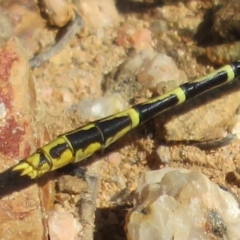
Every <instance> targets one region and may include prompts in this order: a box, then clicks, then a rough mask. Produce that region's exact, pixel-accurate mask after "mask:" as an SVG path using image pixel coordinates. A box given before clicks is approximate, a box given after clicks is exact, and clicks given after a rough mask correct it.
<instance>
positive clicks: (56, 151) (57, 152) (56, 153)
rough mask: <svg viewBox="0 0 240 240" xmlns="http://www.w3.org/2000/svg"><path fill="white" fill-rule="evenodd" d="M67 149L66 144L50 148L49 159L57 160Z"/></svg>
mask: <svg viewBox="0 0 240 240" xmlns="http://www.w3.org/2000/svg"><path fill="white" fill-rule="evenodd" d="M67 149H70V147H69V145H68V143H61V144H58V145H56V146H55V147H53V148H51V149H50V151H49V154H50V156H51V158H55V159H59V158H61V155H62V154H63V153H64V152H65V151H66V150H67Z"/></svg>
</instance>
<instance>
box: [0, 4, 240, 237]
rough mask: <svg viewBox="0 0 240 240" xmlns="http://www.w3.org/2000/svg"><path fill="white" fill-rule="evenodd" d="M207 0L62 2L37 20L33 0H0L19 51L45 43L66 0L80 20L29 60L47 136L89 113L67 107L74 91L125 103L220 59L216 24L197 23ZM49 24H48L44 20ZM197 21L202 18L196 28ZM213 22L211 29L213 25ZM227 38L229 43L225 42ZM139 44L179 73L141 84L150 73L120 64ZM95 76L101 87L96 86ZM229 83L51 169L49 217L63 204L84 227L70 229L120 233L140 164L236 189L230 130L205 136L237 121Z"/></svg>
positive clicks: (235, 96) (73, 104)
mask: <svg viewBox="0 0 240 240" xmlns="http://www.w3.org/2000/svg"><path fill="white" fill-rule="evenodd" d="M56 2H57V1H56ZM217 4H218V2H217V1H210V0H209V1H207V0H205V1H204V0H203V1H190V0H189V1H172V2H171V1H165V2H164V4H163V3H161V2H160V1H159V2H158V1H155V2H154V1H146V2H145V1H139V2H138V1H133V2H131V1H116V5H115V4H114V2H113V1H112V0H106V1H98V2H96V1H93V0H88V1H87V0H82V1H75V2H73V3H72V5H69V4H67V5H64V6H63V8H62V9H65V10H66V9H67V10H66V12H67V13H66V16H65V15H64V13H61V14H60V16H64V17H63V19H60V20H59V18H58V17H56V16H55V15H50V16H49V19H50V20H49V19H48V21H47V20H46V19H44V18H42V16H41V15H40V13H39V8H38V6H37V5H35V3H34V2H30V1H29V2H28V3H27V1H25V2H24V3H22V4H20V3H14V2H12V3H7V1H6V3H5V4H3V10H2V11H3V12H4V14H7V18H8V20H9V19H10V22H11V28H12V30H11V31H10V30H9V33H6V35H8V37H11V36H17V37H18V38H20V39H21V41H22V44H23V46H24V47H25V48H26V52H27V54H28V57H29V59H30V58H31V57H32V56H33V54H37V53H39V52H43V51H46V49H48V48H49V47H50V46H51V45H53V44H54V41H55V40H54V39H55V36H56V34H57V32H58V31H59V27H62V26H64V25H65V24H66V22H67V21H68V20H69V18H70V19H71V16H73V15H74V11H73V10H72V9H76V10H75V11H77V12H78V13H79V14H80V15H81V16H82V17H83V19H84V28H83V29H80V30H79V32H78V33H77V34H76V36H74V37H73V38H72V39H71V41H70V42H69V43H68V44H66V45H65V46H64V47H63V48H62V50H61V51H60V52H59V53H58V54H56V55H55V56H54V57H52V58H51V59H50V60H49V61H46V62H44V63H43V64H42V65H41V66H40V67H37V68H34V69H32V70H31V76H32V78H33V81H34V84H35V88H36V98H37V112H38V114H37V122H39V123H41V124H44V125H45V126H46V127H47V129H48V131H49V133H50V136H51V137H50V138H55V137H57V136H58V135H59V134H62V133H64V132H67V131H69V130H71V129H74V128H77V127H78V126H81V125H82V124H84V123H87V122H88V121H89V120H94V118H95V119H96V118H97V117H95V116H85V115H84V114H83V115H84V117H83V116H82V115H80V114H77V110H76V109H77V106H78V105H77V104H78V103H79V102H80V103H81V101H82V100H83V99H93V98H100V97H102V96H107V94H109V95H112V94H115V93H118V94H120V95H121V96H122V98H123V100H121V101H122V102H124V104H125V103H127V104H129V105H131V104H133V103H137V102H140V101H144V100H146V99H148V98H149V97H151V96H154V95H156V94H161V93H163V92H165V91H166V90H169V89H171V88H173V87H176V86H178V85H179V84H180V83H182V82H184V81H187V79H189V80H193V79H195V78H198V77H200V76H204V75H206V74H208V73H209V72H210V71H211V70H213V69H214V67H215V66H216V65H217V64H219V62H220V63H222V62H223V63H226V61H225V62H224V60H222V59H225V58H226V59H229V58H230V57H229V58H228V57H227V56H225V55H224V53H223V55H222V58H221V57H219V56H218V57H214V56H213V55H214V54H215V53H216V52H217V51H218V50H215V51H214V43H215V42H216V45H217V44H219V38H220V37H222V36H221V33H220V34H217V33H213V34H212V36H211V34H210V33H211V32H212V28H210V29H208V28H207V27H206V26H203V25H204V23H205V21H206V18H207V17H206V16H208V15H207V14H208V12H209V11H212V9H215V8H216V6H217ZM20 10H21V11H20ZM17 13H18V14H20V13H21V14H22V16H21V17H19V15H18V14H17ZM17 15H18V17H19V18H17V17H16V16H17ZM69 16H70V17H69ZM218 17H219V16H218ZM73 18H74V17H73ZM20 19H21V21H20ZM33 19H34V20H33ZM53 19H55V20H53ZM56 19H57V20H56ZM8 20H6V22H8ZM2 21H4V20H2ZM215 21H216V22H217V20H215ZM49 24H53V25H54V26H51V27H49ZM5 25H6V27H5V28H6V29H9V28H10V27H9V26H8V25H7V23H6V24H5ZM205 25H207V24H205ZM200 26H201V27H205V28H203V29H204V30H202V29H201V27H200ZM216 26H218V25H217V24H216ZM215 28H217V27H215ZM218 30H219V29H214V31H215V32H217V31H218ZM226 31H227V30H226ZM229 31H230V30H229ZM5 32H6V31H5ZM219 32H220V30H219ZM205 33H206V34H205ZM219 35H220V37H219ZM207 37H208V39H209V45H208V44H207V43H206V42H207V39H206V38H207ZM224 37H225V36H224ZM234 37H235V36H234ZM234 37H232V36H231V38H232V39H234ZM216 38H217V40H216ZM226 41H227V40H226ZM230 43H231V42H229V43H228V44H230ZM234 47H235V48H237V47H236V46H235V45H234ZM228 48H230V45H227V44H226V49H228ZM206 49H207V50H208V52H207V54H208V56H209V55H210V57H209V58H207V57H206ZM216 49H217V47H216ZM142 50H144V51H155V52H158V53H164V54H166V55H168V56H170V57H171V58H172V59H173V61H174V62H175V64H176V66H177V70H178V71H182V73H181V74H183V75H184V77H183V78H182V77H181V76H183V75H181V74H180V77H179V79H176V81H170V80H174V79H175V75H174V74H175V73H174V72H173V71H172V70H170V71H169V74H170V76H169V77H168V79H166V80H165V81H166V82H163V83H161V85H160V87H159V85H157V84H153V85H154V86H153V87H150V85H151V84H152V82H151V81H149V78H145V77H144V76H145V75H144V74H143V71H142V72H141V71H137V70H136V71H135V72H134V71H133V72H131V71H129V66H126V65H125V66H124V65H121V64H122V63H123V62H126V61H128V60H129V59H131V58H132V57H133V56H135V55H136V54H138V53H140V52H141V51H142ZM226 52H227V51H226ZM211 53H213V54H211ZM220 58H221V61H220V60H219V59H220ZM209 59H210V60H211V61H210V60H209ZM231 59H232V58H230V60H231ZM142 61H143V60H142ZM120 65H121V66H122V67H119V66H120ZM169 66H170V65H169ZM116 69H117V70H116ZM166 71H167V70H166ZM116 72H117V74H116ZM146 72H147V71H146ZM140 73H141V74H140ZM171 74H172V75H171ZM122 79H124V80H126V79H127V80H126V81H125V82H124V81H123V80H122ZM154 81H155V80H154ZM161 81H162V80H161ZM168 81H170V82H168ZM129 82H131V83H129ZM132 82H134V83H132ZM139 82H140V85H141V87H140V89H141V90H139ZM104 83H105V85H107V87H105V89H104V88H102V84H104ZM156 85H157V87H156ZM234 86H235V87H231V86H230V87H229V86H228V87H223V88H221V89H220V90H217V91H215V92H214V93H211V94H209V95H204V96H203V97H200V98H198V99H196V100H194V101H193V102H192V103H187V104H186V105H185V106H180V107H178V108H176V109H173V110H170V111H169V112H168V113H166V114H164V115H163V116H161V117H157V118H156V119H154V120H151V121H150V122H149V123H146V124H145V125H143V126H141V127H139V128H138V129H136V130H134V131H133V132H132V133H131V134H128V135H127V136H126V137H124V138H123V139H121V140H120V141H119V142H117V143H116V144H114V145H113V146H111V147H110V148H109V149H107V150H106V151H104V152H103V153H99V154H97V155H96V156H94V157H92V158H90V159H89V161H86V162H84V164H77V165H76V167H73V168H70V169H69V168H67V169H64V170H61V171H60V172H58V173H55V180H56V181H55V182H56V193H55V194H56V195H55V203H54V206H53V209H54V212H52V213H51V214H50V216H51V217H50V219H51V221H53V222H54V218H56V219H59V218H60V217H56V216H55V214H56V212H58V213H59V212H60V213H64V212H66V211H67V214H68V213H69V212H70V213H72V215H71V216H74V219H73V218H72V217H71V216H70V217H69V219H70V220H69V221H67V220H66V223H63V226H64V227H65V226H68V225H69V226H68V227H67V228H68V229H71V228H73V229H76V231H78V232H81V231H83V232H84V231H85V232H84V234H83V233H79V236H78V238H77V239H92V238H94V239H97V240H100V239H126V237H125V232H124V224H125V214H126V212H127V210H128V209H129V208H130V207H131V205H132V202H131V193H132V191H134V190H135V189H136V186H137V183H138V179H139V176H140V175H141V173H143V172H145V171H146V170H153V169H159V168H163V167H165V166H171V167H183V168H187V169H192V170H196V171H200V172H202V173H204V174H206V175H207V176H208V177H209V178H210V179H211V180H213V181H214V182H216V183H218V184H220V185H223V186H225V187H227V188H229V189H231V191H233V192H234V193H235V194H236V195H237V196H238V197H240V190H239V178H238V173H237V172H236V167H237V166H238V161H239V159H240V155H239V146H240V140H239V139H238V138H236V139H235V140H234V141H232V142H229V143H228V142H227V143H226V146H224V147H221V148H213V147H212V148H211V143H212V141H213V140H215V139H221V138H224V137H225V136H226V134H227V133H229V132H231V129H232V128H233V127H232V126H236V124H237V122H238V119H237V117H234V116H235V115H236V114H237V113H238V112H237V110H238V106H239V100H240V99H239V98H240V94H239V92H237V91H234V88H237V84H236V85H234ZM109 104H110V103H109ZM124 104H123V103H122V105H124ZM115 105H116V102H115V101H111V108H112V109H111V111H112V112H113V113H114V112H116V108H115ZM83 108H84V107H83ZM86 108H88V105H86ZM202 141H204V142H207V143H208V142H210V144H209V145H210V147H209V148H208V149H200V148H198V147H197V146H193V145H192V143H193V142H202ZM205 148H206V147H205ZM96 160H100V161H96ZM79 169H80V170H79ZM82 169H84V170H82ZM82 176H84V178H85V179H87V182H86V181H85V180H83V179H82V178H81V177H82ZM91 188H92V189H91ZM87 203H90V204H87ZM82 204H83V205H82ZM83 206H84V207H83ZM95 206H96V212H95V214H93V212H92V211H94V210H95ZM84 211H86V212H84ZM88 211H89V212H88ZM67 217H68V215H67ZM94 217H95V220H94ZM75 220H77V223H76V222H75ZM79 222H80V223H81V224H80V225H79ZM72 226H73V227H72ZM93 226H95V227H93ZM84 229H85V230H84ZM86 229H88V231H89V232H88V233H87V230H86ZM69 231H70V230H69ZM52 234H54V233H53V230H52ZM70 235H71V234H70V233H68V238H63V236H62V238H61V239H73V238H69V236H70ZM73 235H74V234H73ZM52 239H54V238H52ZM56 239H57V238H56Z"/></svg>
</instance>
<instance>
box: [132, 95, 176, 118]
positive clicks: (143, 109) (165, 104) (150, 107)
mask: <svg viewBox="0 0 240 240" xmlns="http://www.w3.org/2000/svg"><path fill="white" fill-rule="evenodd" d="M178 102H179V99H178V97H177V95H176V94H171V95H169V96H167V97H165V98H164V99H160V100H157V101H155V102H152V103H140V104H138V105H135V106H133V109H134V110H136V111H137V112H138V113H139V118H140V123H144V122H146V121H148V120H149V119H151V118H153V117H154V116H156V115H158V114H160V113H162V112H164V111H166V110H167V109H169V108H171V107H173V106H176V105H177V104H178Z"/></svg>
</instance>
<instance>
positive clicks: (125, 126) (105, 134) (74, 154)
mask: <svg viewBox="0 0 240 240" xmlns="http://www.w3.org/2000/svg"><path fill="white" fill-rule="evenodd" d="M238 77H240V61H237V62H233V63H231V64H228V65H226V66H224V67H222V68H220V69H218V70H216V71H214V72H212V73H211V74H209V75H207V76H205V77H202V78H199V79H197V80H195V81H192V82H187V83H184V84H182V85H180V86H179V87H177V88H175V89H174V90H172V91H169V92H168V93H166V94H164V95H161V96H158V97H156V98H153V99H151V100H148V101H146V102H144V103H140V104H137V105H135V106H133V107H131V108H129V109H127V110H125V111H122V112H120V113H117V114H114V115H111V116H109V117H106V118H103V119H99V120H96V121H94V122H91V123H89V124H86V125H85V126H83V127H80V128H77V129H75V130H73V131H71V132H68V133H66V134H62V135H60V136H59V137H58V138H56V139H55V140H53V141H52V142H50V143H48V144H46V145H45V146H43V147H41V148H39V149H37V150H36V152H35V153H33V154H32V155H31V156H29V157H27V158H26V159H23V160H21V161H20V162H19V163H18V164H17V165H16V166H15V167H14V168H13V171H20V174H21V175H28V176H29V177H30V178H36V177H39V176H41V175H43V174H45V173H47V172H50V171H53V170H55V169H58V168H61V167H63V166H65V165H67V164H68V163H75V162H79V161H81V160H83V159H85V158H87V157H89V156H91V155H92V154H94V153H95V152H96V151H99V150H101V149H104V148H106V147H107V146H109V145H110V144H112V143H113V142H115V141H116V140H118V139H119V138H121V137H122V136H123V135H125V134H126V133H127V132H129V131H130V130H132V129H133V128H135V127H137V126H139V125H140V124H143V123H145V122H146V121H148V120H149V119H151V118H154V117H155V116H156V115H158V114H160V113H162V112H164V111H166V110H168V109H170V108H172V107H174V106H176V105H179V104H181V103H184V102H186V101H188V100H190V99H192V98H194V97H196V96H198V95H200V94H202V93H204V92H207V91H210V90H211V89H214V88H216V87H220V86H222V85H224V84H226V83H229V82H232V81H234V80H235V79H238Z"/></svg>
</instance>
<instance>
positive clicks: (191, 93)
mask: <svg viewBox="0 0 240 240" xmlns="http://www.w3.org/2000/svg"><path fill="white" fill-rule="evenodd" d="M227 80H228V74H227V72H226V71H221V72H217V73H216V75H214V76H212V77H207V78H206V79H204V80H202V81H200V82H189V83H184V84H182V85H181V86H180V87H181V88H182V90H183V91H184V92H185V95H186V101H187V100H189V99H192V98H194V97H196V96H198V95H200V94H202V93H204V92H206V91H208V90H210V89H213V88H216V87H218V86H221V85H222V84H224V83H225V82H227Z"/></svg>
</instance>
